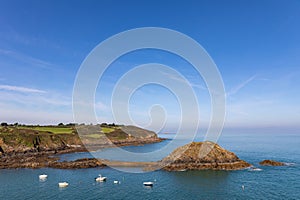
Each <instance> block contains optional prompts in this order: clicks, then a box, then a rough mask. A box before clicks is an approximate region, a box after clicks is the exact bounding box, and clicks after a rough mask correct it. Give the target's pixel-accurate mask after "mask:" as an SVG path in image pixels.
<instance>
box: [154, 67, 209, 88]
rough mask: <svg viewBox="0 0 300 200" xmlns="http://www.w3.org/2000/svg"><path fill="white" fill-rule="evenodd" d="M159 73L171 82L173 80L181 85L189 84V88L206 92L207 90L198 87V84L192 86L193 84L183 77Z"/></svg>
mask: <svg viewBox="0 0 300 200" xmlns="http://www.w3.org/2000/svg"><path fill="white" fill-rule="evenodd" d="M160 73H162V74H163V75H165V76H167V77H168V78H169V79H171V80H174V81H177V82H181V83H183V84H189V85H190V86H192V87H194V88H198V89H201V90H207V88H206V87H205V86H203V85H200V84H194V83H192V82H191V80H190V79H186V77H184V76H183V77H180V76H178V75H175V74H170V73H166V72H164V71H160ZM178 73H179V72H178Z"/></svg>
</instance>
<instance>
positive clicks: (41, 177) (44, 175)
mask: <svg viewBox="0 0 300 200" xmlns="http://www.w3.org/2000/svg"><path fill="white" fill-rule="evenodd" d="M47 177H48V175H46V174H41V175H39V179H46V178H47Z"/></svg>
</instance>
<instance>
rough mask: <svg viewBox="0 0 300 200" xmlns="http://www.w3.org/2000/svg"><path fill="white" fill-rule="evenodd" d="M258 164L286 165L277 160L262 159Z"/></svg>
mask: <svg viewBox="0 0 300 200" xmlns="http://www.w3.org/2000/svg"><path fill="white" fill-rule="evenodd" d="M259 164H260V165H264V166H285V165H286V164H285V163H283V162H278V161H275V160H263V161H261V162H260V163H259Z"/></svg>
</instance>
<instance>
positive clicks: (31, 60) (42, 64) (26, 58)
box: [0, 49, 54, 69]
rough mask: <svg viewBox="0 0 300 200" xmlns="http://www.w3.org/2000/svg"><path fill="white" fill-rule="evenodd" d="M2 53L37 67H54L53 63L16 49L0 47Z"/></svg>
mask: <svg viewBox="0 0 300 200" xmlns="http://www.w3.org/2000/svg"><path fill="white" fill-rule="evenodd" d="M0 54H2V55H5V56H9V57H12V58H13V59H16V60H19V61H21V62H24V63H28V64H30V65H31V66H35V67H39V68H44V69H51V68H52V67H54V65H53V64H51V63H49V62H47V61H44V60H41V59H38V58H34V57H31V56H28V55H25V54H22V53H19V52H16V51H11V50H6V49H0Z"/></svg>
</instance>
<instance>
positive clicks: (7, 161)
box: [0, 137, 166, 170]
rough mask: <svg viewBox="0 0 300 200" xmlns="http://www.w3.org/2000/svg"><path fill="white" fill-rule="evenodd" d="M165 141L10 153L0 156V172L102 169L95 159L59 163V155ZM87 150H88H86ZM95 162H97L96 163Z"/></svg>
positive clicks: (126, 142) (66, 147)
mask: <svg viewBox="0 0 300 200" xmlns="http://www.w3.org/2000/svg"><path fill="white" fill-rule="evenodd" d="M164 140H166V139H165V138H158V137H157V138H148V139H147V138H146V139H137V140H130V141H128V140H125V141H113V143H112V144H101V145H93V146H89V147H88V148H86V147H85V146H81V145H80V147H79V146H77V147H72V145H70V146H65V147H59V148H56V149H46V150H42V151H37V150H34V149H31V150H26V151H18V152H15V151H12V152H7V153H4V154H3V153H2V155H0V170H1V169H17V168H32V169H37V168H44V167H50V168H61V169H69V168H72V169H80V168H88V167H98V166H99V167H103V166H106V165H104V164H103V163H100V162H99V161H98V160H97V159H95V160H93V159H87V158H83V159H78V160H77V161H69V162H59V160H60V155H62V154H68V153H78V152H89V150H91V149H95V150H99V149H106V148H114V147H121V146H140V145H144V144H152V143H158V142H162V141H164ZM88 149H89V150H88ZM96 160H97V161H96Z"/></svg>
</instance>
